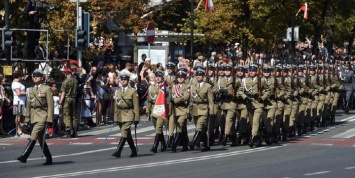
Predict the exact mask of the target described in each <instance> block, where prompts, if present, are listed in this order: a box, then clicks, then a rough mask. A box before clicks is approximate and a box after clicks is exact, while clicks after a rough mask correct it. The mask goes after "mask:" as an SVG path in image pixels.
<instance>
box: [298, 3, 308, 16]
mask: <svg viewBox="0 0 355 178" xmlns="http://www.w3.org/2000/svg"><path fill="white" fill-rule="evenodd" d="M300 11H303V12H304V14H303V18H305V19H306V20H308V5H307V3H304V4H302V5H301V8H300V10H298V12H300ZM297 14H298V13H297Z"/></svg>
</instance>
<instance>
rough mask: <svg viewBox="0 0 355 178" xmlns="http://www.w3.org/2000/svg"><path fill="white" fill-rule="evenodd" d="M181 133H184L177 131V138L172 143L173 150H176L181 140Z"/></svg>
mask: <svg viewBox="0 0 355 178" xmlns="http://www.w3.org/2000/svg"><path fill="white" fill-rule="evenodd" d="M181 134H182V133H176V136H175V140H174V141H173V143H172V145H171V151H173V152H176V147H177V145H178V144H179V142H180V138H181Z"/></svg>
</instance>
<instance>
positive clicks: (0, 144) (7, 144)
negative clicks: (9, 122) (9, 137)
mask: <svg viewBox="0 0 355 178" xmlns="http://www.w3.org/2000/svg"><path fill="white" fill-rule="evenodd" d="M9 145H13V144H12V143H0V146H9Z"/></svg>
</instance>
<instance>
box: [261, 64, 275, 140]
mask: <svg viewBox="0 0 355 178" xmlns="http://www.w3.org/2000/svg"><path fill="white" fill-rule="evenodd" d="M271 72H272V68H271V66H269V65H265V66H264V68H263V75H264V77H263V78H262V80H261V85H262V86H263V85H265V86H267V87H268V88H269V90H270V92H271V91H275V89H276V86H275V82H277V81H275V78H274V77H271ZM264 105H265V107H264V112H263V123H264V126H265V130H266V133H265V143H266V144H267V145H270V144H271V143H272V142H271V134H272V128H273V124H274V119H275V111H276V107H277V103H276V101H275V93H270V99H269V100H264Z"/></svg>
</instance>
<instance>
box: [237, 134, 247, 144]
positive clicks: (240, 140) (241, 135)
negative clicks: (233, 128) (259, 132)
mask: <svg viewBox="0 0 355 178" xmlns="http://www.w3.org/2000/svg"><path fill="white" fill-rule="evenodd" d="M244 137H245V134H239V136H238V137H237V144H238V145H241V144H242V138H244Z"/></svg>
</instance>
